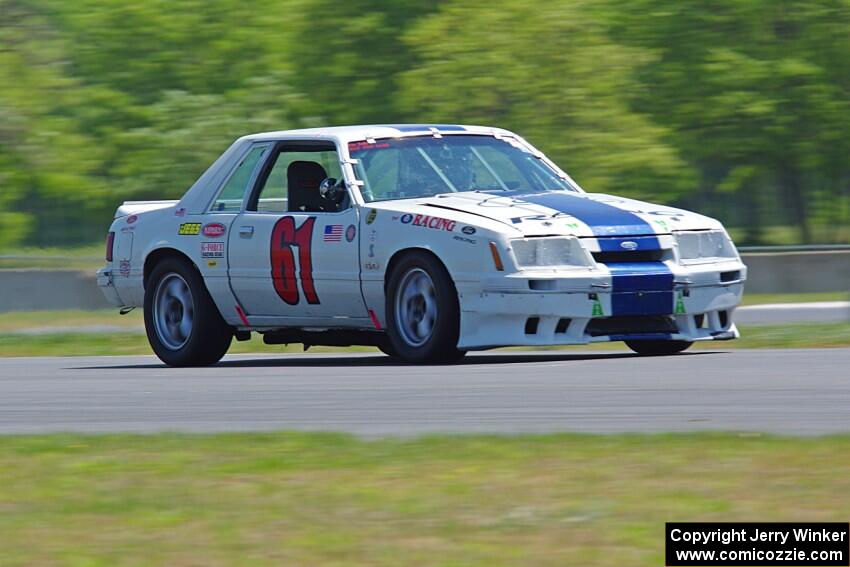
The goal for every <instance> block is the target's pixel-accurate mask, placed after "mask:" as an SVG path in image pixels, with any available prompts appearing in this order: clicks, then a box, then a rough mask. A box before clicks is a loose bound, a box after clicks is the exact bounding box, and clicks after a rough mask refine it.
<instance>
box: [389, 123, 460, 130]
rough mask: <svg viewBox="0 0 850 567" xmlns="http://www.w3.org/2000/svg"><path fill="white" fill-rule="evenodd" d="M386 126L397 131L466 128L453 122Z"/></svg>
mask: <svg viewBox="0 0 850 567" xmlns="http://www.w3.org/2000/svg"><path fill="white" fill-rule="evenodd" d="M387 128H394V129H396V130H398V131H399V132H427V131H428V130H429V129H431V128H436V129H437V130H442V131H443V132H466V128H464V127H463V126H457V125H455V124H388V125H387Z"/></svg>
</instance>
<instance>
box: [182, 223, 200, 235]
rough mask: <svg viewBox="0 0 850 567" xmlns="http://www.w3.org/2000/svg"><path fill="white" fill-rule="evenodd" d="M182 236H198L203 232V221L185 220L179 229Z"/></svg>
mask: <svg viewBox="0 0 850 567" xmlns="http://www.w3.org/2000/svg"><path fill="white" fill-rule="evenodd" d="M177 234H179V235H180V236H197V235H198V234H201V223H199V222H184V223H183V224H181V225H180V228H179V229H178V230H177Z"/></svg>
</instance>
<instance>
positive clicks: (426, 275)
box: [98, 124, 747, 366]
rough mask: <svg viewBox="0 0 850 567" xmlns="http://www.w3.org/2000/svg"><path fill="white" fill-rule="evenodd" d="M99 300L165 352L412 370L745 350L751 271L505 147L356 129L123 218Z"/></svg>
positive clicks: (265, 142) (213, 173)
mask: <svg viewBox="0 0 850 567" xmlns="http://www.w3.org/2000/svg"><path fill="white" fill-rule="evenodd" d="M109 230H110V231H109V236H108V238H107V251H106V254H107V258H106V259H107V264H106V266H105V267H104V268H102V269H101V270H99V271H98V285H99V286H100V287H101V288H102V290H103V292H104V294H105V295H106V297H107V299H108V300H109V301H110V302H111V303H112V304H114V305H115V306H117V307H121V308H122V309H124V310H127V309H129V308H131V307H137V306H144V315H145V326H146V329H147V335H148V339H149V340H150V343H151V346H152V347H153V350H154V352H156V354H157V355H158V356H159V358H160V359H162V360H163V361H164V362H165V363H166V364H169V365H173V366H186V365H203V364H211V363H215V362H217V361H218V360H219V359H221V357H222V356H224V354H225V353H226V352H227V350H228V348H229V347H230V344H231V341H232V339H233V338H234V337H235V338H236V339H237V340H247V339H248V338H250V336H251V333H252V332H257V333H261V334H262V335H263V339H264V341H265V342H266V343H268V344H283V343H303V344H304V345H305V347H308V346H310V345H338V346H344V345H354V344H357V345H374V346H378V347H379V348H380V349H381V350H382V351H383V352H385V353H387V354H389V355H391V356H395V357H399V358H401V359H404V360H407V361H411V362H420V363H426V362H441V361H443V362H444V361H452V360H455V359H458V358H459V357H461V356H462V355H463V354H464V353H465V352H466V351H469V350H480V349H488V348H492V347H500V346H509V345H528V346H540V345H565V344H586V343H591V342H598V341H625V342H626V344H627V345H628V346H629V347H630V348H631V349H633V350H634V351H636V352H638V353H640V354H672V353H676V352H679V351H682V350H684V349H686V348H687V347H688V346H690V345H691V343H693V342H694V341H705V340H727V339H733V338H736V337H737V336H738V331H737V330H736V328H735V325H734V324H733V322H732V313H733V311H734V309H735V307H736V306H737V305H738V304H739V303H740V300H741V295H742V293H743V287H744V281H745V279H746V274H747V271H746V270H747V269H746V266H744V264H742V263H741V260H740V257H739V256H738V253H737V251H736V249H735V246H734V245H733V244H732V242H731V240H730V239H729V236H728V235H727V234H726V231H725V230H724V229H723V226H722V225H721V224H720V223H719V222H718V221H716V220H713V219H710V218H707V217H704V216H701V215H697V214H693V213H689V212H686V211H683V210H679V209H674V208H670V207H664V206H658V205H651V204H648V203H643V202H639V201H634V200H631V199H625V198H620V197H612V196H610V195H600V194H589V193H585V192H584V191H583V190H582V189H581V188H580V187H579V186H578V184H577V183H576V182H575V181H573V180H572V179H571V178H570V177H569V176H568V175H567V174H566V173H564V172H563V171H562V170H561V169H559V168H558V167H557V166H556V165H555V164H554V163H552V162H551V161H549V160H548V159H547V158H546V157H545V156H544V155H543V154H542V153H540V152H539V151H537V150H536V149H534V148H533V147H532V146H531V145H530V144H528V142H526V141H525V140H523V139H522V138H520V137H519V136H517V135H516V134H513V133H511V132H508V131H506V130H501V129H498V128H486V127H478V126H457V125H418V124H417V125H385V126H348V127H338V128H319V129H312V130H293V131H287V132H272V133H266V134H255V135H251V136H245V137H243V138H240V139H239V140H237V141H236V142H235V143H234V144H233V145H232V146H231V147H230V148H229V149H228V150H227V151H225V152H224V154H222V155H221V157H219V158H218V159H217V160H216V162H215V163H214V164H213V165H212V166H211V167H210V168H209V169H208V170H207V171H206V172H205V173H204V174H203V175H202V176H201V177H200V179H198V181H197V182H196V183H195V184H194V185H193V186H192V187H191V188H190V189H189V191H188V192H187V193H186V194H185V195H184V196H183V198H182V199H180V200H179V201H150V202H127V203H124V204H123V205H122V206H121V207H119V208H118V211H117V213H116V215H115V220H114V222H113V223H112V227H111V228H110V229H109Z"/></svg>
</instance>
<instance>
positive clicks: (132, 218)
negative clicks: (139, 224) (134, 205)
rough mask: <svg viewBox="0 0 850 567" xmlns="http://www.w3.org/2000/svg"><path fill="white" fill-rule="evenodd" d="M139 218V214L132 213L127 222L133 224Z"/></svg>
mask: <svg viewBox="0 0 850 567" xmlns="http://www.w3.org/2000/svg"><path fill="white" fill-rule="evenodd" d="M137 220H139V217H138V215H130V216H129V217H127V224H133V223H134V222H136V221H137Z"/></svg>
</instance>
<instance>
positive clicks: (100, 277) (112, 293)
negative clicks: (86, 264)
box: [97, 268, 124, 307]
mask: <svg viewBox="0 0 850 567" xmlns="http://www.w3.org/2000/svg"><path fill="white" fill-rule="evenodd" d="M97 287H99V288H100V291H102V292H103V296H104V297H105V298H106V301H107V303H109V304H110V305H112V306H113V307H123V306H124V302H123V301H122V300H121V296H120V295H118V290H117V289H115V284H114V282H113V279H112V269H111V268H101V269H99V270H98V271H97Z"/></svg>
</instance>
